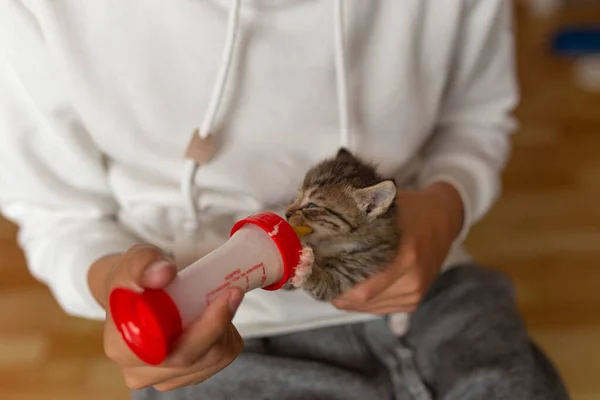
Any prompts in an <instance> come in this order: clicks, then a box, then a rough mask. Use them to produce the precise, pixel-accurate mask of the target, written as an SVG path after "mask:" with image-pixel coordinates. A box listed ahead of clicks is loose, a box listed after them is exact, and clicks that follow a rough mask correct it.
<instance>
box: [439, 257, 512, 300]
mask: <svg viewBox="0 0 600 400" xmlns="http://www.w3.org/2000/svg"><path fill="white" fill-rule="evenodd" d="M440 292H444V293H448V292H462V293H469V295H473V294H476V293H487V294H489V293H495V294H497V295H500V296H501V297H505V298H506V297H509V298H511V299H513V298H514V296H515V291H514V286H513V283H512V281H511V280H510V278H509V277H508V276H507V275H506V274H505V273H503V272H500V271H497V270H493V269H490V268H486V267H482V266H480V265H477V264H465V265H459V266H456V267H453V268H450V269H448V270H446V271H445V272H443V273H442V274H440V276H439V277H438V279H437V280H436V282H435V283H434V284H433V285H432V288H431V290H430V293H429V294H428V296H436V295H439V294H440Z"/></svg>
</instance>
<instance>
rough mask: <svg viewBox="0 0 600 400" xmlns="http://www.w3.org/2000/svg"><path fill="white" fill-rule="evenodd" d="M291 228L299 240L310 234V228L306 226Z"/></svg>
mask: <svg viewBox="0 0 600 400" xmlns="http://www.w3.org/2000/svg"><path fill="white" fill-rule="evenodd" d="M292 228H293V229H294V231H295V232H296V235H298V237H299V238H300V239H302V237H303V236H304V235H307V234H309V233H311V232H312V228H311V227H310V226H308V225H300V226H293V227H292Z"/></svg>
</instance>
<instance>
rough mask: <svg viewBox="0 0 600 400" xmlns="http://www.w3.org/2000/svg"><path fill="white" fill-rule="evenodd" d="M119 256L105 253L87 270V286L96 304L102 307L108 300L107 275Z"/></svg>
mask: <svg viewBox="0 0 600 400" xmlns="http://www.w3.org/2000/svg"><path fill="white" fill-rule="evenodd" d="M121 257H122V255H121V254H110V255H106V256H104V257H101V258H99V259H98V260H96V261H95V262H94V263H93V264H92V265H91V267H90V269H89V270H88V275H87V281H88V287H89V288H90V291H91V292H92V295H93V296H94V298H95V299H96V301H97V302H98V304H100V305H101V306H102V308H104V309H106V306H107V302H108V300H107V299H108V283H109V277H110V274H111V272H112V270H113V269H114V267H115V266H116V265H117V263H118V262H119V260H120V259H121Z"/></svg>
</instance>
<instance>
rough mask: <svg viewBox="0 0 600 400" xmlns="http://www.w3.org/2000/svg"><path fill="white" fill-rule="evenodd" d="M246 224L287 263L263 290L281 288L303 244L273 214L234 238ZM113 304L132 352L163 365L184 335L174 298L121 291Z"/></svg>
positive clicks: (253, 218)
mask: <svg viewBox="0 0 600 400" xmlns="http://www.w3.org/2000/svg"><path fill="white" fill-rule="evenodd" d="M246 224H253V225H256V226H258V227H260V228H262V229H263V230H264V231H265V232H267V233H268V234H269V235H270V236H271V238H272V239H273V241H274V242H275V244H277V247H278V249H279V251H280V252H281V257H282V259H283V269H284V272H283V276H282V277H281V279H280V280H279V281H278V282H276V283H274V284H272V285H269V286H267V287H264V288H263V289H265V290H277V289H279V288H281V287H282V286H283V285H284V284H285V283H286V282H287V281H288V280H289V279H290V278H291V277H292V276H293V275H294V273H295V271H296V266H297V265H298V263H299V261H300V252H301V251H302V244H301V243H300V239H299V238H298V235H297V234H296V232H295V231H294V229H293V228H292V227H291V225H289V224H288V223H287V221H286V220H284V219H283V218H281V217H280V216H278V215H277V214H273V213H269V212H264V213H258V214H254V215H251V216H250V217H248V218H246V219H243V220H241V221H238V222H237V223H236V224H235V225H234V226H233V228H232V230H231V235H233V234H234V233H235V232H237V231H238V230H240V229H241V228H242V227H243V226H244V225H246ZM109 304H110V311H111V314H112V318H113V320H114V322H115V325H116V328H117V330H118V331H119V333H120V334H121V337H122V338H123V340H124V341H125V343H127V345H128V346H129V348H130V349H131V350H132V351H133V352H134V353H135V354H136V355H137V356H138V357H139V358H140V359H141V360H142V361H144V362H145V363H147V364H150V365H159V364H160V363H162V362H163V361H164V359H165V358H166V357H167V356H168V355H169V353H170V352H171V350H172V345H173V342H174V341H175V340H176V339H177V338H178V337H179V335H181V333H182V331H183V326H182V321H181V317H180V314H179V310H178V309H177V306H176V305H175V303H174V302H173V300H172V299H171V297H169V295H168V294H167V293H166V292H165V291H164V290H161V289H146V290H145V291H144V292H142V293H137V292H135V291H132V290H130V289H125V288H117V289H114V290H113V291H112V292H111V294H110V298H109Z"/></svg>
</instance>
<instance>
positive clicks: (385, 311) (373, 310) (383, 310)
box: [357, 304, 418, 315]
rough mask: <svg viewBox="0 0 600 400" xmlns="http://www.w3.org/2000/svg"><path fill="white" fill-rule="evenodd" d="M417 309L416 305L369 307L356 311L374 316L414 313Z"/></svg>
mask: <svg viewBox="0 0 600 400" xmlns="http://www.w3.org/2000/svg"><path fill="white" fill-rule="evenodd" d="M417 307H418V304H403V305H393V306H389V307H369V308H365V309H363V310H357V311H358V312H360V313H364V314H375V315H390V314H397V313H411V312H413V311H415V310H416V309H417Z"/></svg>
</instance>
